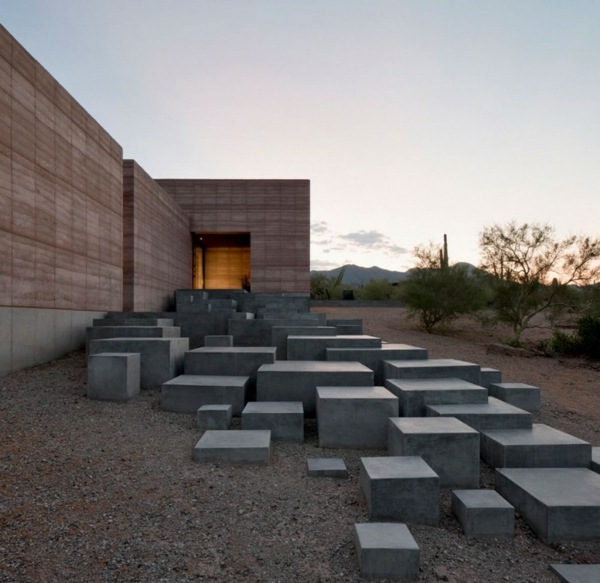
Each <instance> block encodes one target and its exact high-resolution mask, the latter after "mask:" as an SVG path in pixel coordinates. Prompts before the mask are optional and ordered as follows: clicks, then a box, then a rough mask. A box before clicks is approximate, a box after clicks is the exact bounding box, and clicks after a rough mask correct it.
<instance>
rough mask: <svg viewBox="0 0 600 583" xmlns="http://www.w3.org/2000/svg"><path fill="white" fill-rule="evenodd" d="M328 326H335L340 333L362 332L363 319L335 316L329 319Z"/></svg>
mask: <svg viewBox="0 0 600 583" xmlns="http://www.w3.org/2000/svg"><path fill="white" fill-rule="evenodd" d="M327 325H328V326H335V327H336V328H337V330H338V334H362V333H363V321H362V320H361V319H360V318H334V319H331V320H327Z"/></svg>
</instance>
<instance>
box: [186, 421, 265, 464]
mask: <svg viewBox="0 0 600 583" xmlns="http://www.w3.org/2000/svg"><path fill="white" fill-rule="evenodd" d="M270 456H271V432H270V431H268V430H256V431H243V430H237V431H232V430H230V431H218V430H210V431H205V432H204V435H203V436H202V437H201V438H200V440H199V441H198V443H196V445H195V446H194V461H196V462H227V463H232V464H261V465H266V464H268V463H269V459H270Z"/></svg>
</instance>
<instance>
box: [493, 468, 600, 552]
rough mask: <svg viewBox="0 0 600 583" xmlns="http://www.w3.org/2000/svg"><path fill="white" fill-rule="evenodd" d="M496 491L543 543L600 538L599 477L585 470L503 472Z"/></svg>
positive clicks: (540, 469) (556, 469) (533, 469)
mask: <svg viewBox="0 0 600 583" xmlns="http://www.w3.org/2000/svg"><path fill="white" fill-rule="evenodd" d="M496 490H498V492H499V493H500V494H501V495H502V496H503V497H504V498H506V499H507V500H508V501H509V502H510V503H511V504H512V505H513V506H514V507H515V508H516V509H517V511H518V512H519V513H520V514H521V517H522V518H523V520H525V522H527V524H529V526H530V527H531V528H532V529H533V530H534V531H535V532H536V534H537V535H538V536H539V537H540V539H541V540H542V541H543V542H544V543H546V544H549V543H558V542H564V541H574V540H594V539H598V538H600V475H598V474H597V473H596V472H592V471H591V470H589V469H586V468H503V469H497V470H496Z"/></svg>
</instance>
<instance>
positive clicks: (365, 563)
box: [354, 522, 420, 581]
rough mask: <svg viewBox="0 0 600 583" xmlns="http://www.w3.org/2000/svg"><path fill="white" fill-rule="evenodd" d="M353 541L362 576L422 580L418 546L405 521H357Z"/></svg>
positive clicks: (397, 579)
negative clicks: (358, 522) (402, 522)
mask: <svg viewBox="0 0 600 583" xmlns="http://www.w3.org/2000/svg"><path fill="white" fill-rule="evenodd" d="M354 544H355V547H356V554H357V555H358V563H359V567H360V575H361V577H365V578H385V579H393V580H394V581H417V580H418V579H419V564H420V552H419V546H418V545H417V541H416V540H415V539H414V537H413V536H412V534H411V533H410V531H409V530H408V527H407V526H406V525H405V524H394V523H385V522H379V523H378V522H370V523H364V524H355V525H354Z"/></svg>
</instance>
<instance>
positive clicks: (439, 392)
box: [385, 378, 488, 417]
mask: <svg viewBox="0 0 600 583" xmlns="http://www.w3.org/2000/svg"><path fill="white" fill-rule="evenodd" d="M385 387H386V388H387V389H389V390H390V391H391V392H392V393H394V395H396V396H397V397H398V399H399V400H400V415H401V416H404V417H423V416H425V415H426V413H427V405H463V404H477V403H479V404H486V403H487V402H488V392H487V389H486V388H484V387H481V386H479V385H475V384H473V383H469V382H468V381H464V380H462V379H456V378H448V379H391V380H387V381H385Z"/></svg>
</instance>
